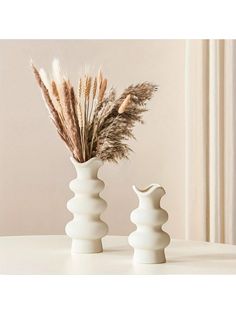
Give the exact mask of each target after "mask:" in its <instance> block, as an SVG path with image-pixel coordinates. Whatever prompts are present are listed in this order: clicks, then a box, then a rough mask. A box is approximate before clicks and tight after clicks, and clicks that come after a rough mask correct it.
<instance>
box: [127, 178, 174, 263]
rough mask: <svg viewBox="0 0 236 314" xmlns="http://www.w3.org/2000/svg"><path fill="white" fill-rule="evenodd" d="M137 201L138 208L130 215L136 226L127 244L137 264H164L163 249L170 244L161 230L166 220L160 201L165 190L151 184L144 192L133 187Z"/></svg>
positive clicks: (166, 216)
mask: <svg viewBox="0 0 236 314" xmlns="http://www.w3.org/2000/svg"><path fill="white" fill-rule="evenodd" d="M133 189H134V191H135V193H136V194H137V196H138V199H139V206H138V208H137V209H135V210H133V212H132V213H131V216H130V218H131V221H132V222H133V223H134V224H135V225H136V226H137V229H136V231H134V232H133V233H131V234H130V235H129V244H130V245H131V246H132V247H133V248H134V257H133V259H134V261H135V262H137V263H156V264H159V263H165V262H166V258H165V251H164V249H165V248H166V247H167V245H168V244H169V243H170V237H169V235H168V234H167V233H166V232H165V231H163V230H162V225H163V224H164V223H165V222H166V221H167V220H168V214H167V212H166V211H165V210H164V209H162V208H161V206H160V200H161V197H162V196H163V195H164V194H165V190H164V189H163V188H162V187H161V186H160V185H158V184H152V185H150V186H148V187H147V188H146V189H144V190H140V189H138V188H137V187H135V186H133Z"/></svg>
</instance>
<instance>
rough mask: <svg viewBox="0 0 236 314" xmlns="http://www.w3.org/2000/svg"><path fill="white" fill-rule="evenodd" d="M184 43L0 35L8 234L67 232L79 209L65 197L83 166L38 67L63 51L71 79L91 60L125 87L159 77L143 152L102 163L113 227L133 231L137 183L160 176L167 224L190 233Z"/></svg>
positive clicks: (0, 141) (3, 209)
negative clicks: (75, 159)
mask: <svg viewBox="0 0 236 314" xmlns="http://www.w3.org/2000/svg"><path fill="white" fill-rule="evenodd" d="M184 47H185V42H184V41H181V40H179V41H177V40H167V41H163V40H156V41H147V40H145V41H136V40H134V41H97V40H92V41H80V40H74V41H68V40H66V41H64V40H62V41H52V40H49V41H45V40H43V41H25V40H24V41H23V40H20V41H0V99H1V106H0V147H1V151H0V154H1V155H0V173H1V180H0V184H1V186H0V188H1V192H0V193H1V194H0V234H1V235H17V234H19V235H20V234H61V233H63V232H64V226H65V224H66V222H67V221H68V220H70V218H71V215H70V213H69V212H68V211H67V210H66V201H67V200H68V199H69V198H71V197H72V192H71V191H70V190H69V188H68V182H69V181H70V180H71V179H72V178H74V176H75V173H74V169H73V167H72V165H71V163H70V161H69V158H68V157H69V152H68V151H67V150H66V148H65V146H64V144H63V143H62V142H61V140H60V139H59V137H58V136H57V134H56V131H55V129H54V127H53V126H52V125H51V123H50V122H49V119H48V114H47V111H46V109H45V107H44V104H43V101H42V99H41V95H40V92H39V90H38V87H37V86H36V84H35V82H34V79H33V76H32V73H31V70H30V67H29V60H30V59H31V58H32V59H33V60H34V61H35V63H36V64H37V65H39V66H43V67H45V68H46V69H49V66H50V62H51V60H52V58H53V57H55V56H57V57H58V58H59V59H60V60H61V63H62V65H63V68H64V69H66V70H67V72H68V74H69V75H70V76H71V77H72V79H73V78H74V79H75V78H76V76H77V74H78V72H79V69H80V67H81V66H82V65H84V64H91V65H92V66H94V67H97V66H99V65H100V64H102V65H103V69H104V72H105V73H106V75H107V77H108V79H109V80H110V82H111V83H112V84H113V85H114V86H115V87H116V88H117V90H118V91H121V90H122V89H123V88H125V87H126V86H127V85H129V84H130V83H137V82H140V81H144V80H148V81H152V82H155V83H158V84H159V85H160V91H159V92H158V94H157V95H156V97H155V98H154V99H153V100H152V101H151V103H150V108H151V110H150V112H148V113H147V114H146V116H145V121H146V124H145V125H142V126H137V127H136V129H135V135H136V137H137V141H136V142H132V143H131V146H132V149H133V150H134V152H135V153H134V154H131V155H130V160H129V161H122V162H121V163H120V164H119V165H112V164H105V165H104V167H103V169H102V170H101V172H100V177H101V178H102V179H103V180H104V181H105V183H106V189H105V191H104V193H103V196H104V198H105V199H106V200H107V201H108V204H109V208H108V209H107V211H106V213H105V214H104V216H103V217H104V220H106V221H107V223H108V224H109V227H110V234H124V235H125V234H128V233H129V232H130V231H131V230H133V229H134V226H133V225H132V224H131V223H130V222H129V214H130V211H131V210H132V209H134V208H135V206H136V205H137V199H136V196H135V195H134V192H133V190H132V188H131V186H132V184H136V185H138V186H140V187H145V186H146V185H148V184H150V183H152V182H157V183H160V184H161V185H163V186H164V187H165V189H166V191H167V195H166V196H165V197H164V198H163V202H162V206H163V207H165V208H166V209H167V210H168V212H169V215H170V219H169V222H168V223H167V224H166V230H168V231H169V232H170V234H171V236H172V237H176V238H179V237H183V236H184V228H183V226H184Z"/></svg>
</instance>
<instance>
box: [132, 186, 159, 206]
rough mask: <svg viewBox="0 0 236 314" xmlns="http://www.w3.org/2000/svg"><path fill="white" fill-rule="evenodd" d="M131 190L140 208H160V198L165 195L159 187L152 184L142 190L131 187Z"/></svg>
mask: <svg viewBox="0 0 236 314" xmlns="http://www.w3.org/2000/svg"><path fill="white" fill-rule="evenodd" d="M133 189H134V191H135V193H136V194H137V196H138V199H139V204H140V207H142V208H160V202H161V198H162V196H163V195H164V194H165V190H164V189H163V188H162V187H161V186H160V185H158V184H152V185H150V186H148V187H147V188H146V189H143V190H141V189H138V188H137V187H135V186H133Z"/></svg>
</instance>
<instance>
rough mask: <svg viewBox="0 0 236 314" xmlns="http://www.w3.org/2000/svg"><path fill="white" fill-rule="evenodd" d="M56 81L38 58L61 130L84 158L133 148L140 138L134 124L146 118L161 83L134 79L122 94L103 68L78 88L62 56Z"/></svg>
mask: <svg viewBox="0 0 236 314" xmlns="http://www.w3.org/2000/svg"><path fill="white" fill-rule="evenodd" d="M52 68H53V71H52V77H53V79H52V80H51V81H50V80H49V79H48V76H47V74H46V72H45V71H44V70H43V69H40V70H39V71H38V70H37V68H36V67H35V66H34V65H33V64H32V69H33V72H34V75H35V78H36V81H37V83H38V85H39V87H40V89H41V91H42V95H43V99H44V101H45V104H46V107H47V109H48V111H49V114H50V118H51V120H52V122H53V123H54V125H55V127H56V129H57V132H58V134H59V135H60V137H61V138H62V140H63V141H64V142H65V143H66V145H67V147H68V149H69V150H70V151H71V152H72V154H73V157H74V158H75V159H76V160H77V161H78V162H81V163H82V162H85V161H87V160H88V159H90V158H92V157H95V156H97V157H99V158H100V159H102V160H104V161H113V162H117V161H118V160H120V159H122V158H128V154H129V152H130V151H131V149H130V148H129V146H128V145H127V144H126V143H125V141H126V140H127V139H129V138H134V136H133V128H134V126H135V124H136V123H137V122H140V123H143V119H142V115H143V113H144V112H145V111H147V109H146V103H147V101H149V100H150V99H151V98H152V96H153V94H154V92H155V91H156V90H157V86H156V85H155V84H151V83H148V82H144V83H142V84H137V85H131V86H129V87H128V88H126V89H125V90H124V92H123V93H122V95H121V96H120V97H119V98H116V93H115V90H114V89H113V88H112V89H110V90H109V91H107V85H108V81H107V79H106V78H104V77H103V74H102V71H101V70H99V72H98V75H97V76H96V77H94V78H93V77H91V76H89V75H87V74H86V75H84V76H83V77H82V78H80V79H79V83H78V87H77V89H76V90H74V88H73V86H72V85H71V83H70V81H69V80H68V79H67V78H65V77H64V76H63V75H62V73H61V69H60V64H59V61H58V60H57V59H55V60H53V65H52Z"/></svg>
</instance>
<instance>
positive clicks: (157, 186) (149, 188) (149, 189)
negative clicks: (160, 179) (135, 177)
mask: <svg viewBox="0 0 236 314" xmlns="http://www.w3.org/2000/svg"><path fill="white" fill-rule="evenodd" d="M157 189H161V190H162V191H163V192H164V194H165V193H166V191H165V189H164V188H163V187H162V186H161V185H160V184H158V183H152V184H150V185H148V186H147V187H146V188H144V189H140V188H137V187H136V186H135V185H133V190H134V191H135V193H137V194H141V195H148V194H151V193H152V192H153V191H155V190H157Z"/></svg>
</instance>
